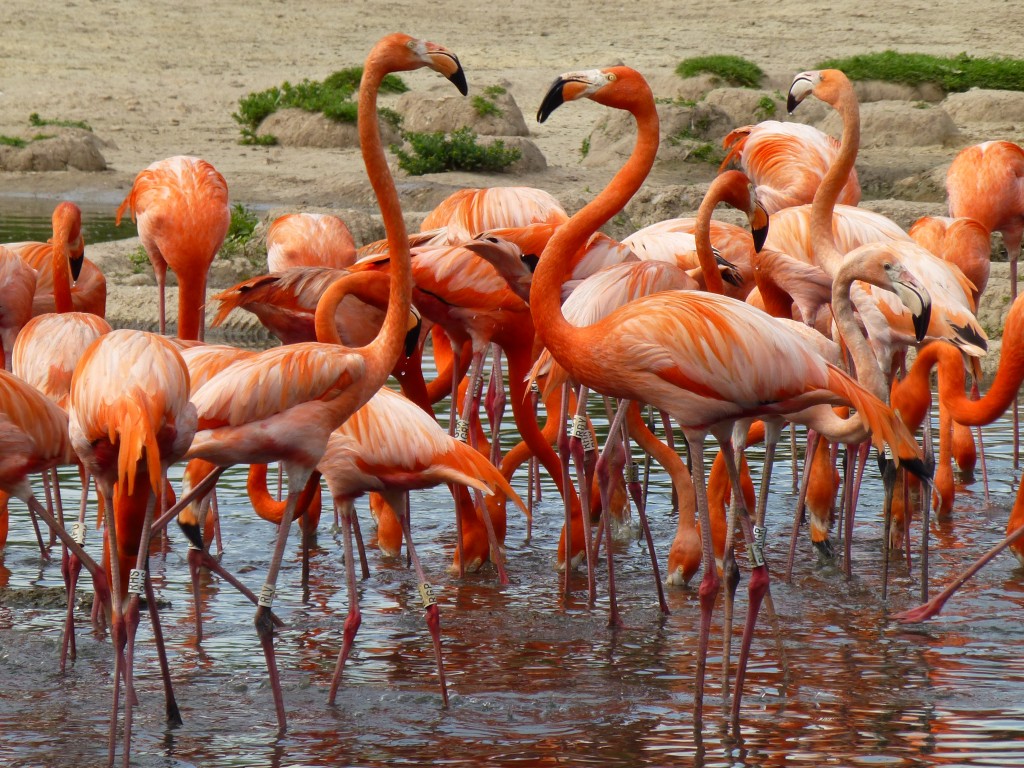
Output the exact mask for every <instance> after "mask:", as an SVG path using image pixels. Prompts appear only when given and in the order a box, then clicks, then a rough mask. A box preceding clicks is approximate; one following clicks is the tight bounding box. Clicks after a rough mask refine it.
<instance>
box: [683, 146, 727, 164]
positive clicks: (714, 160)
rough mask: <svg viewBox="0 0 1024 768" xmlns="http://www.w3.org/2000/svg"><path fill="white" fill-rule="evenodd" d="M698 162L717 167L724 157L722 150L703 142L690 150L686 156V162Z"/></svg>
mask: <svg viewBox="0 0 1024 768" xmlns="http://www.w3.org/2000/svg"><path fill="white" fill-rule="evenodd" d="M691 157H692V158H693V159H694V160H699V161H700V162H702V163H710V164H711V165H718V164H719V163H721V162H722V161H723V160H724V159H725V155H724V154H723V153H722V150H721V149H719V148H718V147H717V146H715V145H714V144H712V143H711V142H703V143H701V144H698V145H697V146H695V147H694V148H693V149H692V150H690V154H689V155H687V156H686V158H687V160H689V159H690V158H691Z"/></svg>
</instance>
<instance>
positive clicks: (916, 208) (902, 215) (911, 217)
mask: <svg viewBox="0 0 1024 768" xmlns="http://www.w3.org/2000/svg"><path fill="white" fill-rule="evenodd" d="M860 207H861V208H864V209H865V210H868V211H874V212H875V213H880V214H881V215H882V216H885V217H886V218H888V219H891V220H892V221H894V222H896V224H898V225H899V226H900V227H901V228H902V229H903V231H904V232H905V231H906V230H908V229H910V225H911V224H913V223H914V222H915V221H917V220H918V219H919V218H921V217H922V216H945V215H946V207H945V205H942V204H937V203H936V204H932V205H922V204H921V203H912V202H910V201H908V200H863V201H861V204H860Z"/></svg>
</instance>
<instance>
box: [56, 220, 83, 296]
mask: <svg viewBox="0 0 1024 768" xmlns="http://www.w3.org/2000/svg"><path fill="white" fill-rule="evenodd" d="M52 221H53V238H52V240H51V242H53V244H54V247H58V248H62V249H63V248H64V247H65V246H66V247H67V251H66V254H67V260H68V266H69V268H70V269H71V279H72V280H78V276H79V275H80V274H81V273H82V265H83V264H84V263H85V258H84V257H85V239H84V238H83V237H82V209H81V208H79V207H78V206H77V205H75V204H74V203H69V202H67V201H64V202H62V203H60V204H59V205H58V206H57V207H56V208H54V209H53V219H52Z"/></svg>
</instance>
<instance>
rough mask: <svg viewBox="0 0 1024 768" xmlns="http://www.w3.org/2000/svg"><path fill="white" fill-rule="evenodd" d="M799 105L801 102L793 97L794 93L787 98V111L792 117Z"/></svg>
mask: <svg viewBox="0 0 1024 768" xmlns="http://www.w3.org/2000/svg"><path fill="white" fill-rule="evenodd" d="M799 104H800V102H799V101H798V100H797V98H796V97H795V96H793V94H792V93H791V94H789V96H788V97H787V98H786V111H787V112H789V114H791V115H792V114H793V111H794V110H795V109H796V108H797V106H798V105H799Z"/></svg>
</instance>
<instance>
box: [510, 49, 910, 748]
mask: <svg viewBox="0 0 1024 768" xmlns="http://www.w3.org/2000/svg"><path fill="white" fill-rule="evenodd" d="M581 97H587V98H590V99H592V100H594V101H597V102H598V103H601V104H604V105H606V106H611V107H616V108H620V109H627V110H629V111H630V112H631V113H632V114H633V116H634V118H635V119H636V121H637V125H638V128H639V133H638V139H637V144H636V147H635V148H634V150H633V154H632V155H631V156H630V158H629V160H628V161H627V162H626V164H625V165H624V166H623V167H622V169H621V170H620V171H619V172H618V173H617V174H616V176H615V178H614V179H613V180H612V181H611V183H610V184H609V185H608V187H606V188H605V190H604V191H603V192H602V193H601V194H599V195H598V196H597V197H596V198H595V199H594V200H592V201H591V202H590V203H588V204H587V205H586V206H585V207H584V208H583V209H582V210H581V211H579V212H578V213H577V214H576V215H575V216H573V217H572V218H571V219H570V220H569V222H567V223H566V224H565V225H563V226H562V227H561V228H560V229H559V230H558V232H556V233H555V235H554V237H552V239H551V240H550V241H549V242H548V245H547V247H546V248H545V251H544V254H543V255H542V256H541V259H540V262H539V264H538V266H537V271H536V273H535V274H534V280H533V285H532V287H531V290H530V299H531V301H530V307H531V311H532V312H533V315H534V322H535V326H536V328H537V330H538V334H539V335H540V337H541V340H542V341H543V342H544V344H545V345H546V346H547V348H548V349H549V351H550V352H551V354H552V356H553V357H554V358H555V359H556V360H558V361H559V362H560V363H561V364H562V365H563V366H564V367H565V368H566V370H567V371H568V372H569V374H570V375H571V376H573V377H575V378H576V379H577V380H578V381H580V382H582V383H583V384H586V385H588V386H591V387H593V388H594V389H595V390H597V391H599V392H602V393H605V394H608V395H611V396H615V397H620V398H628V399H632V400H640V401H643V402H649V403H651V404H653V405H654V406H655V407H657V408H660V409H662V410H664V411H666V412H668V413H669V414H671V415H672V416H673V417H674V418H676V420H677V422H678V423H679V424H680V425H681V426H682V427H683V430H684V433H685V434H686V437H687V440H688V442H689V443H690V447H691V454H690V455H691V456H692V460H693V465H694V478H695V486H696V489H697V507H698V512H699V517H700V523H701V528H702V530H710V523H709V520H708V507H707V496H706V490H705V481H704V477H705V475H704V468H703V458H702V450H703V443H704V439H705V435H706V434H707V433H708V432H711V433H712V434H714V435H715V436H716V437H718V439H719V441H720V443H721V444H722V447H723V449H724V450H725V453H726V462H727V466H728V468H729V470H730V477H731V478H732V480H733V483H734V486H735V488H737V489H738V488H739V481H738V476H737V474H736V464H735V461H734V457H733V454H732V451H731V448H730V442H729V439H730V432H731V429H732V425H733V423H734V422H735V421H737V420H739V419H744V418H749V417H754V416H759V415H762V414H772V413H775V414H794V415H793V418H794V419H795V420H798V421H799V422H801V423H804V424H808V425H811V426H814V427H815V428H819V427H821V428H822V429H824V430H825V431H826V432H832V433H834V436H836V437H838V436H842V437H843V438H844V439H849V438H848V437H847V435H845V434H843V433H847V434H848V433H850V432H861V433H862V434H863V430H864V427H863V426H862V424H861V423H860V422H859V421H858V422H857V423H856V424H850V423H845V424H839V423H838V421H839V420H838V419H837V418H836V417H835V414H834V413H833V412H832V409H831V408H829V407H827V405H826V404H827V403H840V404H850V403H853V404H855V405H856V407H857V410H858V414H859V416H860V417H861V418H862V419H866V420H867V425H868V429H870V431H871V433H872V435H873V439H875V440H876V441H879V442H882V441H884V442H887V443H889V444H890V445H891V446H892V447H893V450H894V452H895V454H896V455H898V456H902V457H904V458H905V459H916V458H917V457H918V456H919V454H918V451H917V446H916V445H915V444H914V442H913V440H912V439H911V438H910V436H909V434H908V433H907V432H906V430H905V428H904V427H903V425H902V423H900V422H899V420H898V419H896V418H895V416H894V415H893V413H892V412H891V411H890V410H889V409H888V408H887V407H886V406H884V405H883V404H882V403H880V402H879V401H878V400H877V399H876V398H874V397H873V396H871V395H870V394H869V393H868V392H866V391H865V390H864V389H863V388H862V387H860V386H859V385H857V384H856V382H854V381H853V380H852V379H850V378H849V377H848V376H847V375H846V374H844V373H842V372H841V371H840V370H839V369H837V368H835V367H834V366H831V365H829V364H827V363H825V362H824V361H823V360H822V359H821V358H820V357H819V356H818V355H817V353H816V352H814V351H813V350H812V349H811V348H809V347H808V346H807V345H806V344H805V342H804V341H803V339H802V337H800V336H798V335H796V334H795V333H793V332H792V331H790V330H789V329H788V328H785V327H783V326H782V325H780V324H777V323H775V321H774V320H771V319H769V317H768V316H767V315H765V314H764V313H762V312H759V311H758V310H755V309H753V308H752V307H749V306H748V305H746V304H743V303H741V302H736V301H735V300H732V299H729V298H727V297H723V296H716V295H713V294H703V293H699V292H697V293H695V292H687V291H669V292H663V293H658V294H654V295H653V296H649V297H646V298H643V299H639V300H637V301H634V302H631V303H629V304H627V305H626V306H624V307H622V308H621V309H619V310H617V311H615V312H613V313H612V314H610V315H608V316H607V317H606V318H604V319H603V320H602V321H600V322H598V323H595V324H594V325H591V326H588V327H585V328H575V327H574V326H572V325H570V324H569V323H568V322H567V321H566V319H565V317H564V316H563V315H562V312H561V306H560V303H559V294H560V283H561V279H562V274H563V270H564V264H563V263H562V260H563V254H566V253H570V254H571V253H573V252H575V251H576V249H577V248H578V246H579V244H580V242H581V241H583V240H584V239H585V238H586V237H588V236H589V235H590V234H591V233H593V232H594V231H596V229H597V228H598V227H600V226H601V225H602V224H604V223H605V222H606V221H608V219H610V218H611V216H612V215H614V213H615V212H617V211H618V210H620V209H621V208H622V206H623V205H624V204H625V203H626V201H628V200H629V199H630V197H632V195H633V194H634V193H635V192H636V190H637V189H638V188H639V186H640V184H641V183H642V182H643V180H644V178H646V176H647V174H648V172H649V171H650V169H651V166H652V165H653V162H654V157H655V154H656V152H657V147H658V136H659V129H658V116H657V110H656V108H655V103H654V97H653V95H652V94H651V90H650V88H649V87H648V85H647V83H646V81H645V80H644V79H643V77H642V76H641V75H640V74H639V73H638V72H636V71H635V70H632V69H630V68H628V67H610V68H608V69H604V70H589V71H584V72H571V73H567V74H564V75H562V76H560V77H559V78H557V79H556V81H555V83H554V85H553V86H552V87H551V89H550V90H549V91H548V93H547V95H546V96H545V98H544V100H543V102H542V103H541V107H540V110H539V112H538V119H539V120H541V121H543V120H545V119H546V118H547V117H548V115H549V114H550V113H551V112H552V111H553V110H554V109H555V108H556V107H558V106H559V105H560V104H562V103H563V102H566V101H570V100H574V99H579V98H581ZM889 284H890V285H891V284H892V283H891V281H890V283H889ZM620 413H621V414H622V415H623V416H624V415H625V409H621V410H620ZM617 426H618V425H614V424H613V431H614V429H616V428H617ZM735 496H736V498H739V496H740V492H739V491H737V492H736V493H735ZM741 520H742V522H743V524H744V534H745V536H746V539H747V541H748V543H749V544H750V545H751V546H752V547H753V549H752V551H753V552H755V559H754V565H755V568H754V572H753V575H752V576H751V579H750V582H751V584H753V585H754V587H753V588H752V591H751V598H752V606H751V610H750V612H749V613H748V619H750V618H753V619H755V620H756V604H753V602H754V600H755V599H757V593H758V592H760V596H761V597H763V595H764V592H765V591H766V589H767V576H768V574H767V568H766V566H765V565H764V562H763V557H760V556H758V555H757V554H756V553H757V552H758V550H757V542H756V540H755V539H754V538H753V532H752V531H751V529H750V523H749V519H748V518H746V517H743V518H741ZM702 550H703V567H704V581H703V582H702V585H701V590H700V593H701V613H702V620H701V637H700V647H699V651H698V654H699V658H700V659H701V661H700V662H699V665H700V666H699V671H698V681H697V696H696V698H697V701H696V717H695V727H696V728H700V727H701V722H702V717H701V712H702V700H703V695H702V689H703V683H704V667H705V664H706V650H707V641H708V631H709V630H710V619H711V609H712V606H713V604H714V597H715V595H716V593H717V591H718V586H719V578H718V574H717V571H716V568H715V567H714V555H713V553H712V551H711V539H710V537H702ZM741 660H742V655H741ZM741 669H742V665H741ZM737 683H738V684H739V685H741V684H742V674H741V673H738V674H737ZM735 700H736V704H735V705H734V713H735V716H736V717H738V706H739V704H738V701H739V695H738V692H737V696H736V697H735Z"/></svg>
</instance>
